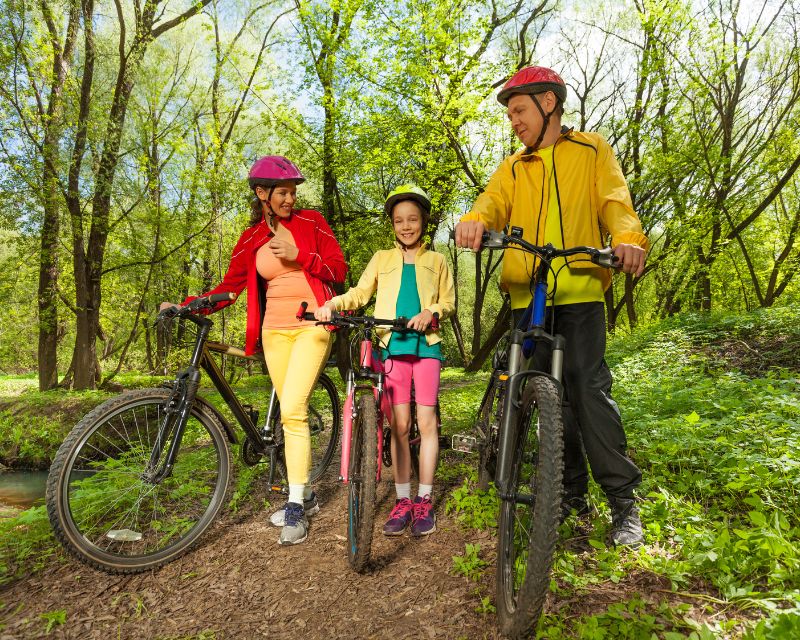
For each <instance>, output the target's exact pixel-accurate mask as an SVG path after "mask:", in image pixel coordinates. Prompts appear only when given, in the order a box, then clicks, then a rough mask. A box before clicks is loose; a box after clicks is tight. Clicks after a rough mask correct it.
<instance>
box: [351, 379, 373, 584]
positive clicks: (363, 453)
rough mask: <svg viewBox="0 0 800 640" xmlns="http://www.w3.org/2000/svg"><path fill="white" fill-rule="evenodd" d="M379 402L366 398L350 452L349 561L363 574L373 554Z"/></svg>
mask: <svg viewBox="0 0 800 640" xmlns="http://www.w3.org/2000/svg"><path fill="white" fill-rule="evenodd" d="M377 416H378V412H377V409H376V407H375V400H374V399H373V398H371V397H369V396H366V395H362V396H361V397H360V398H359V399H358V412H357V414H356V416H355V420H354V421H353V436H352V445H351V448H350V483H349V490H348V494H347V558H348V561H349V562H350V566H351V567H352V568H353V569H354V570H355V571H357V572H359V573H362V572H363V571H364V570H365V569H366V567H367V564H368V563H369V558H370V552H371V550H372V529H373V523H374V520H375V492H376V484H377V481H376V473H377V457H378V443H377V439H376V433H377V428H378V424H377V423H378V418H377Z"/></svg>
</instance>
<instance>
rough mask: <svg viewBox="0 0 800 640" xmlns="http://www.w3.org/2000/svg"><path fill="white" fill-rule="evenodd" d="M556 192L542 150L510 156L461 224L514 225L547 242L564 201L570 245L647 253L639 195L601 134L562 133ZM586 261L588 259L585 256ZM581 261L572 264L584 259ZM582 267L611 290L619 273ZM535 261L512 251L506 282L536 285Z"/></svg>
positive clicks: (506, 258) (583, 264) (566, 244)
mask: <svg viewBox="0 0 800 640" xmlns="http://www.w3.org/2000/svg"><path fill="white" fill-rule="evenodd" d="M553 167H554V173H555V177H556V186H557V188H556V192H555V193H552V194H549V193H548V191H549V189H548V188H547V186H548V185H547V184H546V182H545V176H544V173H545V172H544V166H543V163H542V160H541V158H540V157H539V155H538V154H537V153H536V152H531V151H529V150H528V149H522V150H520V151H517V152H516V153H515V154H513V155H511V156H509V157H508V158H506V159H505V160H504V161H503V162H502V164H501V165H500V167H499V168H498V169H497V171H495V173H494V175H493V176H492V177H491V179H490V180H489V184H488V185H487V186H486V190H485V191H484V192H483V193H482V194H481V195H480V196H478V199H477V200H476V201H475V204H474V205H473V207H472V211H470V212H469V213H468V214H466V215H465V216H464V217H463V218H462V219H461V220H462V221H468V220H478V221H480V222H483V224H484V225H486V226H487V227H488V228H490V229H495V230H500V229H503V228H504V227H505V226H506V225H508V226H509V227H511V226H516V227H522V229H523V234H522V237H523V238H524V239H525V240H527V241H528V242H532V243H534V244H539V245H542V244H544V230H545V221H546V219H547V207H548V198H549V197H554V198H558V205H559V206H558V208H559V212H560V214H561V228H562V233H563V238H562V240H563V243H564V244H563V246H564V248H569V247H574V246H578V245H588V246H590V247H596V248H598V249H600V248H602V247H604V246H605V245H606V240H607V238H608V236H611V246H612V247H615V246H617V245H618V244H635V245H638V246H640V247H642V248H644V249H645V250H646V249H647V247H648V241H647V236H645V235H644V232H643V231H642V225H641V222H639V218H638V216H637V215H636V213H635V212H634V210H633V204H632V202H631V194H630V192H629V191H628V185H627V184H626V182H625V177H624V176H623V175H622V170H621V169H620V166H619V163H618V162H617V159H616V158H615V157H614V152H613V150H612V149H611V146H610V145H609V144H608V142H606V140H605V139H604V138H603V136H601V135H600V134H598V133H582V132H574V131H572V130H571V129H570V130H568V131H565V132H563V133H562V134H561V137H560V138H559V139H558V140H557V141H556V143H555V148H554V149H553ZM583 257H584V258H585V256H583ZM580 258H581V256H574V257H571V258H569V259H568V263H570V262H574V261H575V260H578V259H580ZM575 266H576V267H580V268H581V269H583V268H595V269H602V272H601V277H602V278H603V288H604V289H605V288H608V285H609V284H610V283H611V273H610V272H609V271H608V269H603V268H602V267H600V266H598V265H594V264H592V263H590V262H579V263H578V264H576V265H575ZM535 268H536V267H535V262H534V261H533V260H532V259H531V256H530V255H529V254H526V253H523V252H522V251H507V252H506V255H505V256H504V258H503V272H502V275H501V277H500V281H501V283H503V284H506V285H507V284H510V283H511V284H524V283H528V282H530V280H531V276H532V274H533V273H534V269H535Z"/></svg>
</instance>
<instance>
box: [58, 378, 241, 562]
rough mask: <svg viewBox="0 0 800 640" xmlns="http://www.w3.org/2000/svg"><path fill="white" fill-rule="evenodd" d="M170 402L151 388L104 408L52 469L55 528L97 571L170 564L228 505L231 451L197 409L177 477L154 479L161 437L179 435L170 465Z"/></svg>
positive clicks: (82, 428) (186, 433) (218, 429)
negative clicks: (154, 452)
mask: <svg viewBox="0 0 800 640" xmlns="http://www.w3.org/2000/svg"><path fill="white" fill-rule="evenodd" d="M169 396H170V391H169V390H167V389H152V390H145V391H135V392H131V393H129V394H123V395H122V396H120V397H119V398H115V399H113V400H110V401H108V402H106V403H104V404H103V405H101V406H100V407H98V408H97V409H95V410H94V411H93V412H91V413H90V414H89V415H88V416H87V417H86V418H84V420H83V421H81V423H79V424H78V426H77V427H76V428H75V429H73V431H72V432H71V433H70V435H69V436H68V437H67V439H66V440H65V442H64V444H63V445H62V446H61V448H60V449H59V451H58V454H57V455H56V458H55V459H54V461H53V466H52V468H51V471H50V476H49V478H48V491H47V493H48V496H47V505H48V513H49V515H50V520H51V523H52V524H53V527H54V530H55V533H56V536H57V537H58V538H59V540H60V541H61V542H62V543H64V544H65V546H66V547H67V549H68V550H70V551H71V552H72V553H73V554H74V555H76V556H77V557H78V558H79V559H81V560H83V561H85V562H87V563H88V564H91V565H92V566H95V567H98V568H101V569H105V570H108V571H112V572H120V573H125V572H134V571H142V570H145V569H149V568H153V567H155V566H158V565H160V564H163V563H165V562H168V561H170V560H172V559H174V558H175V557H177V556H178V555H179V554H181V553H183V552H184V551H186V550H187V549H188V548H189V547H190V546H191V545H192V543H193V542H194V541H196V539H197V538H198V537H199V536H200V534H201V533H202V532H203V531H204V530H205V529H206V528H207V527H208V525H210V524H211V522H212V521H213V519H214V517H215V516H216V514H217V513H218V512H219V510H220V508H221V507H222V505H223V504H224V499H225V494H226V491H227V485H228V478H229V474H230V452H229V450H228V446H227V442H226V440H225V435H224V433H223V431H222V428H221V427H220V425H219V423H218V422H217V421H216V419H215V418H214V417H212V416H211V415H208V414H206V413H205V412H202V411H201V410H200V409H199V407H198V405H195V407H194V408H193V410H192V413H191V415H190V417H189V420H188V423H187V425H186V429H185V431H184V434H183V438H182V441H181V447H180V450H179V451H178V455H177V456H176V459H175V462H174V466H173V468H172V470H171V473H170V474H169V475H168V476H167V477H165V478H163V479H157V478H154V477H153V474H152V473H150V472H149V469H148V463H149V460H150V456H151V452H152V450H153V445H154V443H155V441H156V437H157V435H158V433H159V430H161V429H163V428H164V426H165V425H168V426H169V427H170V436H169V438H168V441H167V443H166V445H165V446H164V447H163V448H162V454H161V460H163V457H164V455H165V452H166V451H167V450H168V446H169V443H170V442H171V438H172V435H174V434H173V433H171V431H174V430H173V429H171V426H172V425H171V424H170V421H169V420H166V421H165V416H166V413H165V411H164V407H165V406H166V404H167V401H168V399H169ZM173 422H174V421H173ZM161 460H160V461H161ZM160 461H159V462H160ZM158 466H160V465H158Z"/></svg>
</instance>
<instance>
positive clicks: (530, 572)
mask: <svg viewBox="0 0 800 640" xmlns="http://www.w3.org/2000/svg"><path fill="white" fill-rule="evenodd" d="M481 246H482V247H483V248H486V249H509V250H510V249H517V250H522V251H525V252H526V253H530V254H533V255H534V256H536V258H537V260H538V266H537V267H536V272H535V274H534V276H533V278H532V284H533V292H534V295H533V300H532V301H531V304H530V306H529V307H528V309H527V310H526V313H525V316H524V318H523V323H522V324H523V326H524V327H525V328H524V329H520V328H515V329H513V330H512V331H511V333H510V335H509V337H508V344H507V347H506V346H503V345H501V347H500V348H499V349H498V350H497V352H496V354H495V358H494V360H493V365H494V367H493V371H492V376H491V378H490V380H489V385H488V387H487V389H486V392H485V393H484V396H483V399H482V401H481V405H480V409H479V413H478V420H477V423H476V426H477V430H476V431H477V443H476V447H477V448H478V451H479V453H480V462H479V465H480V467H479V483H482V484H483V485H484V486H488V483H489V482H491V481H494V482H495V486H496V487H497V492H498V495H499V497H500V500H501V504H500V517H499V523H498V524H499V532H498V545H497V568H496V580H495V588H496V602H497V618H498V624H499V626H500V630H501V632H502V633H503V635H505V636H508V637H510V638H528V637H532V635H533V633H534V631H535V628H536V625H537V623H538V621H539V618H540V616H541V614H542V608H543V607H544V601H545V597H546V595H547V590H548V588H549V585H550V568H551V565H552V560H553V551H554V548H555V544H556V540H557V538H558V525H559V516H560V508H561V492H562V483H561V479H562V474H563V453H564V441H563V432H564V426H563V422H562V414H561V399H562V386H561V375H562V365H563V361H564V347H565V344H566V341H565V340H564V338H563V337H562V336H560V335H557V334H556V335H553V334H552V333H549V332H548V331H547V330H546V328H545V312H546V310H547V300H548V288H547V276H548V274H549V273H550V272H551V263H552V261H553V260H554V259H555V258H559V257H565V256H575V255H585V256H587V258H586V260H587V261H588V260H590V261H591V262H593V263H595V264H598V265H600V266H603V267H607V268H611V267H613V266H614V263H615V261H616V256H614V255H613V254H611V250H610V249H603V250H599V249H595V248H592V247H573V248H570V249H556V248H555V247H553V245H551V244H548V245H545V246H543V247H541V246H537V245H533V244H531V243H529V242H527V241H525V240H523V239H522V229H521V228H519V227H513V228H512V230H511V233H510V235H506V234H504V233H498V232H493V231H491V232H486V233H484V235H483V241H482V245H481ZM557 277H558V272H556V273H554V280H556V279H557ZM537 342H547V343H549V344H550V345H551V348H552V362H551V370H550V371H549V372H548V371H537V370H533V369H528V368H527V364H526V363H527V361H528V359H529V358H530V357H531V355H533V350H534V348H535V345H536V343H537ZM463 437H468V436H463ZM473 438H475V437H474V436H473Z"/></svg>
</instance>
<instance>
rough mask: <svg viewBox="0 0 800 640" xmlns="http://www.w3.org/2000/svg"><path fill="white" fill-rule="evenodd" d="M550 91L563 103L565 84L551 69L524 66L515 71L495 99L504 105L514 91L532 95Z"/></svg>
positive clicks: (565, 92)
mask: <svg viewBox="0 0 800 640" xmlns="http://www.w3.org/2000/svg"><path fill="white" fill-rule="evenodd" d="M545 91H552V92H553V93H554V94H556V97H557V98H558V99H559V100H560V101H561V102H562V103H563V102H564V101H566V99H567V85H566V84H565V83H564V81H563V80H562V79H561V76H560V75H558V74H557V73H556V72H555V71H553V70H552V69H548V68H547V67H525V68H524V69H520V70H519V71H517V72H516V73H515V74H514V75H513V76H511V78H510V79H509V80H508V82H506V83H505V85H503V88H502V89H501V90H500V93H498V94H497V101H498V102H499V103H500V104H502V105H503V106H504V107H507V106H508V101H509V99H510V98H511V96H513V95H514V94H515V93H527V94H529V95H534V94H536V93H544V92H545Z"/></svg>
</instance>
